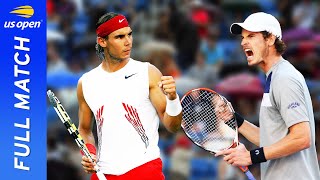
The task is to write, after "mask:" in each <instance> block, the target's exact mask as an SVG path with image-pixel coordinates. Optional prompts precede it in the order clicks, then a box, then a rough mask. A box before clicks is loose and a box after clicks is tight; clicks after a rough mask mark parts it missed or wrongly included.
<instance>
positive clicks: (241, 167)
mask: <svg viewBox="0 0 320 180" xmlns="http://www.w3.org/2000/svg"><path fill="white" fill-rule="evenodd" d="M239 168H240V169H241V171H242V172H244V174H245V175H246V176H247V177H248V180H256V178H254V176H253V175H252V173H251V172H250V170H249V168H248V166H239Z"/></svg>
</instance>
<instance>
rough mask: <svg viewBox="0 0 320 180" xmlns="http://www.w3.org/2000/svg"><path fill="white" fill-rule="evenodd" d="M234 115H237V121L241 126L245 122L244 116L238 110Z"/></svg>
mask: <svg viewBox="0 0 320 180" xmlns="http://www.w3.org/2000/svg"><path fill="white" fill-rule="evenodd" d="M234 115H235V116H236V121H237V125H238V128H239V127H240V126H241V125H242V124H243V122H244V118H243V117H242V116H241V115H240V114H239V113H237V112H235V113H234Z"/></svg>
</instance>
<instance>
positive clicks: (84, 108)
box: [77, 79, 95, 145]
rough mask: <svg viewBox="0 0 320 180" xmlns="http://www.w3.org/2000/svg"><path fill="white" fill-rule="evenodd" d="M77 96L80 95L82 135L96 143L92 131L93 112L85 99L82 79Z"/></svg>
mask: <svg viewBox="0 0 320 180" xmlns="http://www.w3.org/2000/svg"><path fill="white" fill-rule="evenodd" d="M77 96H78V104H79V112H78V115H79V126H78V129H79V133H80V135H81V136H82V138H83V140H84V142H85V143H90V144H93V145H95V140H94V136H93V133H92V129H91V128H92V122H91V121H92V113H91V110H90V108H89V106H88V104H87V103H86V101H85V100H84V97H83V92H82V81H81V79H80V80H79V82H78V87H77Z"/></svg>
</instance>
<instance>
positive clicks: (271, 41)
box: [268, 35, 276, 46]
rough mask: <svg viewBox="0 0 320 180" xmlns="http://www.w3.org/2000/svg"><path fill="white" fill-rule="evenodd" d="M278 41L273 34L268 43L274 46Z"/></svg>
mask: <svg viewBox="0 0 320 180" xmlns="http://www.w3.org/2000/svg"><path fill="white" fill-rule="evenodd" d="M275 43H276V36H274V35H271V36H269V37H268V45H269V46H273V45H274V44H275Z"/></svg>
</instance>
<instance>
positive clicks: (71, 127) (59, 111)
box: [47, 90, 107, 180]
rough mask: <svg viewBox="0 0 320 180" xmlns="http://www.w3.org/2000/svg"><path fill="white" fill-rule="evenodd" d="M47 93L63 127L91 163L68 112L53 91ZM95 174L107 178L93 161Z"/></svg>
mask: <svg viewBox="0 0 320 180" xmlns="http://www.w3.org/2000/svg"><path fill="white" fill-rule="evenodd" d="M47 95H48V97H49V100H50V103H51V105H52V106H53V108H54V110H55V111H56V112H57V114H58V116H59V118H60V120H61V121H62V123H63V124H64V125H65V127H66V128H67V130H68V132H69V133H70V135H71V136H72V137H73V138H74V140H75V141H76V143H77V145H78V146H79V148H80V149H81V151H82V152H83V153H84V154H85V156H87V157H88V158H89V159H90V160H91V161H92V162H93V163H95V162H94V160H93V158H92V156H91V154H90V152H89V150H88V148H87V146H86V145H85V143H84V141H83V139H82V137H81V135H80V134H79V131H78V128H77V127H76V126H75V125H74V123H73V122H72V121H71V118H70V117H69V115H68V113H67V112H66V110H65V109H64V108H63V106H62V104H61V103H60V101H59V99H58V98H57V96H55V95H54V93H53V92H52V91H51V90H48V91H47ZM94 168H95V170H96V173H97V176H98V178H99V180H107V178H106V177H105V176H104V174H103V173H102V172H101V171H100V169H99V167H98V165H97V164H96V163H95V166H94Z"/></svg>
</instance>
